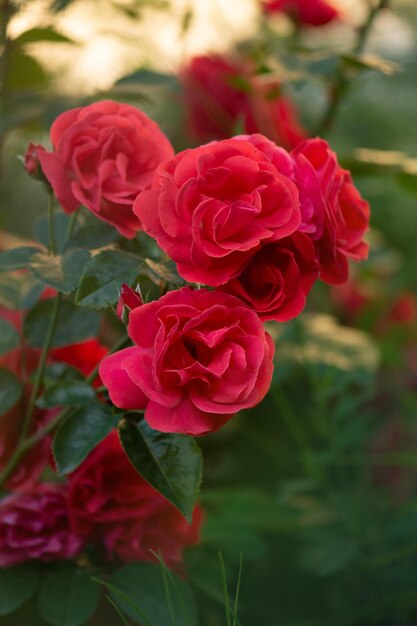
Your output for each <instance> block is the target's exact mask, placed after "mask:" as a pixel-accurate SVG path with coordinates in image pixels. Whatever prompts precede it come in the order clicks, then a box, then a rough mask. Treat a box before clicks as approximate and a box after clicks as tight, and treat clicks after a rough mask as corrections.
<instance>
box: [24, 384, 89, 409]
mask: <svg viewBox="0 0 417 626" xmlns="http://www.w3.org/2000/svg"><path fill="white" fill-rule="evenodd" d="M94 399H95V393H94V389H92V388H91V386H90V385H88V384H87V383H83V382H81V381H80V380H77V379H76V380H60V382H58V383H55V384H54V385H50V386H49V387H48V388H47V390H46V391H45V393H44V394H43V395H42V396H41V397H40V398H39V400H38V401H37V403H36V404H37V406H38V407H39V408H41V409H50V408H52V407H55V406H80V405H84V404H90V403H91V401H92V400H94Z"/></svg>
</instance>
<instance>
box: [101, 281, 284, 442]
mask: <svg viewBox="0 0 417 626" xmlns="http://www.w3.org/2000/svg"><path fill="white" fill-rule="evenodd" d="M128 332H129V335H130V337H131V339H132V340H133V342H134V343H135V344H136V345H134V346H133V347H132V348H126V349H124V350H121V351H120V352H116V353H115V354H112V355H110V356H108V357H107V358H105V359H104V361H102V363H101V365H100V376H101V378H102V380H103V383H104V384H105V385H106V387H107V389H108V392H109V395H110V398H111V400H112V402H113V404H115V405H116V406H118V407H120V408H123V409H139V408H145V419H146V421H147V422H148V423H149V425H150V426H151V427H152V428H155V429H156V430H159V431H162V432H178V433H185V434H189V435H203V434H206V433H209V432H212V431H215V430H218V429H219V428H220V427H221V426H222V425H223V424H224V423H225V422H226V421H228V420H229V419H231V418H232V417H233V416H234V415H235V414H236V413H237V412H238V411H240V410H241V409H246V408H250V407H253V406H255V405H257V404H258V403H259V402H260V401H261V400H262V399H263V398H264V396H265V394H266V393H267V391H268V389H269V386H270V384H271V378H272V371H273V362H272V359H273V354H274V344H273V342H272V339H271V337H270V336H269V335H268V334H267V333H265V331H264V328H263V325H262V322H261V321H260V319H259V317H258V316H257V315H256V313H255V312H254V311H252V310H251V309H249V308H248V307H247V306H245V305H244V304H243V303H242V302H241V301H240V300H238V299H237V298H235V297H233V296H231V295H229V294H225V293H221V292H219V291H208V290H206V289H200V290H198V291H193V290H192V289H190V288H187V287H184V288H183V289H180V290H178V291H170V292H169V293H167V294H166V295H165V296H163V297H162V298H160V299H159V300H155V301H153V302H150V303H148V304H144V305H143V306H140V307H138V308H136V309H134V310H133V311H132V312H131V313H130V315H129V326H128Z"/></svg>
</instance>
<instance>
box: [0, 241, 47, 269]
mask: <svg viewBox="0 0 417 626" xmlns="http://www.w3.org/2000/svg"><path fill="white" fill-rule="evenodd" d="M35 252H40V248H35V247H34V246H23V247H22V248H13V249H12V250H5V251H4V252H0V272H9V271H11V270H21V269H25V268H26V267H27V266H28V263H29V261H30V258H31V256H32V255H33V254H35Z"/></svg>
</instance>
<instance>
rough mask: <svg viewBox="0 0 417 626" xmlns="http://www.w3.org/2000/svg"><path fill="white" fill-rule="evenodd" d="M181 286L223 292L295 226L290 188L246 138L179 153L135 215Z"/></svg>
mask: <svg viewBox="0 0 417 626" xmlns="http://www.w3.org/2000/svg"><path fill="white" fill-rule="evenodd" d="M133 210H134V212H135V213H136V215H137V216H138V218H139V219H140V221H141V223H142V226H143V229H144V230H145V231H146V232H147V233H148V234H149V235H151V236H152V237H154V238H155V239H156V240H157V242H158V244H159V246H160V247H161V248H162V249H163V250H164V251H165V252H167V253H168V254H169V255H170V257H171V258H172V259H173V260H174V261H175V262H176V263H177V265H178V271H179V273H180V274H181V276H183V277H184V278H185V279H186V280H188V281H191V282H199V283H204V284H206V285H212V286H216V285H221V284H223V283H225V282H227V281H228V280H229V279H230V278H233V277H234V276H237V275H238V274H239V273H240V272H241V271H242V269H243V267H244V266H245V265H246V263H247V261H248V259H249V258H250V257H251V256H252V255H253V254H254V253H255V252H256V251H257V250H258V249H259V248H260V246H261V245H263V244H266V243H272V242H273V241H278V240H279V239H282V238H283V237H286V236H287V235H290V234H291V233H293V232H294V231H295V230H296V229H297V228H298V226H299V224H300V210H299V197H298V191H297V188H296V186H295V184H294V183H293V182H292V181H291V180H290V179H289V178H288V177H287V176H285V175H284V174H282V173H281V172H280V171H279V170H278V169H277V168H276V167H275V166H274V164H273V163H272V162H271V161H270V160H269V159H268V158H267V156H265V155H264V154H263V153H262V152H261V151H260V150H258V149H257V148H256V147H255V146H254V145H252V144H251V143H250V142H249V141H247V140H246V139H244V138H240V139H225V140H224V141H219V142H213V143H210V144H207V145H204V146H201V147H199V148H195V149H192V150H185V151H184V152H180V153H179V154H178V155H177V156H176V157H175V158H174V159H172V160H170V161H167V162H166V163H164V164H162V165H161V166H160V167H159V168H158V170H157V172H156V174H155V176H154V178H153V181H152V188H151V189H150V190H149V191H145V192H143V193H142V194H140V195H139V196H138V198H137V199H136V201H135V203H134V207H133Z"/></svg>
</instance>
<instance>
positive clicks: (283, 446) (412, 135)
mask: <svg viewBox="0 0 417 626" xmlns="http://www.w3.org/2000/svg"><path fill="white" fill-rule="evenodd" d="M339 5H340V6H341V8H342V9H343V11H344V15H345V18H344V20H343V22H342V23H340V24H335V25H329V26H326V27H323V28H320V29H316V31H315V32H314V31H313V29H307V30H306V31H304V32H298V31H297V32H295V31H294V29H293V28H292V26H291V24H290V22H289V21H288V20H287V19H286V18H284V17H280V18H275V17H274V18H273V19H271V21H269V22H267V20H266V19H265V17H264V16H262V15H261V12H260V10H259V6H258V3H257V2H256V0H228V1H227V2H222V1H221V0H194V1H192V0H182V1H181V0H175V1H174V0H166V1H163V0H160V1H157V0H153V1H152V0H48V1H37V0H33V1H30V0H27V1H25V0H14V1H13V2H12V1H11V0H0V14H1V17H0V47H1V64H0V84H1V87H0V112H1V120H0V147H1V152H2V155H1V179H0V228H1V229H2V230H7V231H9V232H11V233H13V234H14V235H17V236H22V237H30V236H31V232H32V223H33V221H34V220H35V218H36V217H37V216H38V215H39V214H40V213H41V212H43V211H44V208H45V202H46V199H45V195H44V192H43V190H42V189H41V186H39V185H38V184H36V183H35V182H34V181H32V180H31V179H29V178H28V177H27V175H26V174H25V173H24V171H23V168H22V167H21V164H20V163H19V161H18V159H17V158H16V156H17V155H18V154H22V153H23V152H24V149H25V147H26V144H27V142H28V140H29V139H30V140H32V141H36V142H39V143H43V144H44V145H45V144H47V143H48V131H49V127H50V125H51V123H52V121H53V120H54V118H55V117H56V116H57V115H58V114H59V113H60V112H62V111H63V110H65V109H67V108H70V107H73V106H77V105H81V104H85V103H87V102H91V101H95V100H98V99H103V98H109V97H110V98H113V99H120V100H122V101H128V102H131V103H133V104H136V105H138V106H140V107H141V108H142V109H144V110H145V111H146V112H147V113H148V114H149V115H150V116H151V117H153V118H154V119H156V120H157V121H158V123H159V124H160V125H161V126H162V128H163V130H164V131H165V132H166V133H167V134H168V136H169V137H170V139H171V141H172V142H173V144H174V146H175V147H176V149H182V148H184V147H186V146H188V145H190V139H189V138H188V133H187V128H186V126H185V117H184V107H183V106H182V103H183V99H182V91H181V89H182V88H181V84H180V81H179V80H178V72H179V71H180V69H181V67H182V66H183V64H185V63H186V62H187V60H188V59H190V58H191V57H192V56H193V55H196V54H204V53H208V52H220V53H225V52H228V51H230V50H235V51H236V50H240V51H242V50H243V51H245V54H250V55H251V56H252V58H255V59H256V61H257V63H258V64H259V66H261V65H262V66H263V67H266V68H267V71H268V72H272V73H275V74H276V76H277V77H278V78H279V80H280V81H281V82H282V84H283V89H284V90H285V92H286V93H288V94H290V95H291V97H292V98H293V99H294V101H295V102H296V103H297V106H298V109H299V111H300V116H301V119H302V122H303V124H304V126H305V128H306V129H307V131H308V132H309V134H311V135H314V134H315V133H316V132H317V129H318V128H320V126H321V123H320V120H322V119H323V116H324V114H325V111H326V107H327V106H328V99H329V94H331V93H332V88H334V86H335V84H337V80H338V77H340V72H342V74H343V77H344V79H346V81H349V86H348V88H346V89H344V92H343V98H342V99H341V100H340V103H339V105H340V106H338V107H337V108H336V110H335V111H334V113H335V115H334V118H332V119H331V120H330V121H331V124H327V125H325V126H324V127H323V126H322V127H321V128H320V132H321V133H322V134H324V135H325V136H326V138H327V139H328V140H329V142H330V143H331V145H332V147H333V148H334V149H335V150H336V151H337V152H338V155H339V158H340V160H341V161H342V162H343V163H345V164H346V165H347V166H348V167H350V168H351V170H352V172H353V175H354V178H355V182H356V184H357V185H358V186H359V188H360V189H361V192H362V193H363V195H364V196H365V197H366V198H367V199H368V200H369V201H370V203H371V208H372V232H371V233H370V242H371V255H370V258H369V260H368V261H367V262H366V263H363V264H362V265H361V266H360V267H359V268H355V270H354V272H353V273H352V278H351V281H350V282H349V283H348V284H347V285H345V286H343V287H340V288H329V287H327V286H324V285H318V286H317V288H316V289H315V291H314V292H313V294H312V297H311V301H310V305H309V310H308V312H306V313H305V314H304V315H302V316H301V317H300V318H299V319H297V320H295V321H294V322H292V323H287V324H285V325H282V326H281V325H277V324H275V325H271V329H270V330H271V333H272V334H273V335H274V337H275V338H276V340H277V361H276V372H275V379H274V384H273V386H272V389H271V392H270V394H269V395H268V397H267V398H266V400H265V401H264V402H263V404H262V405H261V406H260V407H258V408H256V409H255V410H251V411H250V412H247V413H243V414H242V415H240V416H239V417H238V418H236V419H234V420H233V421H232V422H231V423H230V424H229V425H228V426H227V427H225V428H224V429H223V430H222V431H221V432H220V433H217V434H215V435H211V436H210V437H207V438H204V439H202V440H201V441H200V443H201V445H202V447H203V449H204V456H205V479H204V486H203V491H202V497H201V499H202V504H203V506H204V508H205V510H206V522H205V526H204V530H203V540H202V544H201V546H200V547H198V548H196V549H193V550H190V551H189V554H188V571H189V582H190V584H191V587H192V588H193V590H194V592H195V594H196V598H197V601H198V606H199V620H200V621H199V623H201V624H202V625H203V626H218V625H221V624H224V608H223V596H222V592H221V584H220V571H219V565H218V556H217V551H218V550H221V552H222V553H223V555H224V559H225V561H226V565H227V570H228V576H229V582H230V586H231V589H233V588H234V585H235V584H236V577H237V573H238V569H239V561H240V555H241V554H242V555H243V579H242V590H241V598H240V603H239V605H240V608H239V619H240V621H241V624H242V625H243V626H255V625H256V626H258V625H259V626H280V625H282V626H315V625H317V626H319V625H320V626H324V625H326V624H329V626H339V625H340V626H342V625H343V626H344V625H346V626H349V625H356V624H357V625H360V624H362V625H364V624H366V625H374V624H375V625H381V626H382V625H387V626H388V625H389V626H401V625H404V626H412V624H415V623H416V622H417V537H416V530H415V529H416V526H417V489H416V487H417V478H416V466H417V397H416V389H417V383H416V372H417V296H416V293H415V292H416V287H417V246H416V244H415V242H416V236H417V220H416V216H417V206H416V204H417V177H416V175H417V123H416V122H417V118H416V101H417V11H416V3H415V0H392V2H391V3H389V9H387V10H384V11H383V12H381V14H380V15H378V17H377V19H376V20H375V22H374V24H373V28H372V31H371V32H370V34H369V38H368V40H367V44H366V48H365V50H364V52H365V53H366V54H367V55H368V56H367V57H365V58H364V57H362V56H359V55H355V54H352V53H351V51H352V50H353V49H354V46H355V37H356V34H357V29H358V27H359V26H360V24H362V23H363V21H364V19H366V15H367V12H368V11H369V8H370V7H372V6H373V5H375V3H372V2H367V1H366V0H363V1H362V0H344V1H343V0H341V1H340V2H339ZM369 55H372V56H369ZM335 81H336V82H335ZM0 292H1V289H0ZM136 591H137V593H138V602H139V601H140V591H139V590H136ZM28 615H30V619H29V618H28ZM28 619H29V621H30V623H33V624H36V625H38V624H39V626H41V625H42V624H43V623H44V622H43V621H42V618H41V617H40V616H39V615H38V614H37V609H36V607H33V606H31V605H30V604H28V605H26V606H25V607H23V608H22V609H21V610H20V612H19V613H18V614H17V615H16V617H15V618H11V617H8V618H3V619H2V618H0V624H4V625H6V624H7V625H8V626H15V625H16V624H24V623H25V624H26V623H29V621H27V620H28ZM118 619H119V618H118V617H117V616H116V613H113V612H112V609H111V608H110V607H109V606H108V605H107V606H105V607H104V609H103V610H102V615H100V616H98V617H96V618H95V620H96V621H94V620H93V621H92V622H91V624H98V625H101V624H107V623H108V624H116V623H118V621H117V620H118ZM158 626H164V625H163V624H161V625H159V624H158Z"/></svg>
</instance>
